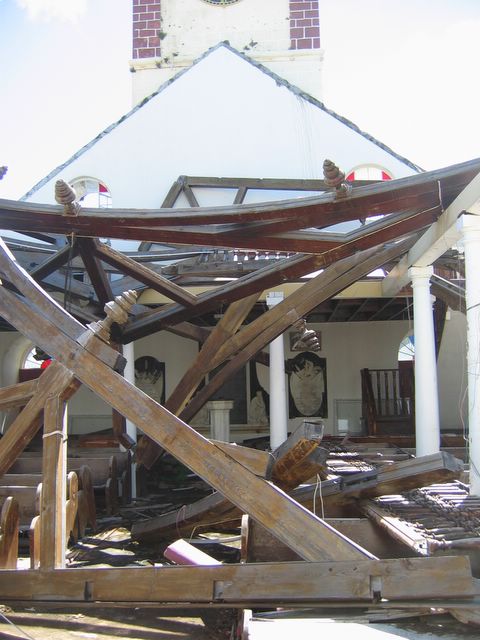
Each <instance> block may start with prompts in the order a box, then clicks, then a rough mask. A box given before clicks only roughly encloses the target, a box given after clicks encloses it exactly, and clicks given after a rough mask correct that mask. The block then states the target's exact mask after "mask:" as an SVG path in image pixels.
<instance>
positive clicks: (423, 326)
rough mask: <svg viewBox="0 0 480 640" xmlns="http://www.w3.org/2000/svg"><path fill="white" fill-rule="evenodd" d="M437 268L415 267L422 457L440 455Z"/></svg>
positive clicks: (417, 405) (417, 396) (417, 400)
mask: <svg viewBox="0 0 480 640" xmlns="http://www.w3.org/2000/svg"><path fill="white" fill-rule="evenodd" d="M432 274H433V267H411V268H410V269H409V271H408V275H409V277H410V278H411V280H412V288H413V333H414V339H415V446H416V454H417V457H418V456H426V455H429V454H431V453H437V452H438V451H440V418H439V410H438V386H437V359H436V356H435V332H434V328H433V308H432V299H433V296H431V295H430V277H431V276H432Z"/></svg>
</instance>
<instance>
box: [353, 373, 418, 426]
mask: <svg viewBox="0 0 480 640" xmlns="http://www.w3.org/2000/svg"><path fill="white" fill-rule="evenodd" d="M361 374H362V406H363V417H364V419H365V424H366V425H367V431H368V434H369V435H380V434H385V435H387V434H405V433H412V432H413V424H414V413H415V411H414V401H413V373H412V369H410V368H409V369H406V370H399V369H362V370H361Z"/></svg>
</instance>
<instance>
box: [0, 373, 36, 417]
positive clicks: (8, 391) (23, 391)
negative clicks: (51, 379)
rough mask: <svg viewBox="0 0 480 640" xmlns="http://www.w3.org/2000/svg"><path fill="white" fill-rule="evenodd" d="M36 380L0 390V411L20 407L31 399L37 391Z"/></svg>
mask: <svg viewBox="0 0 480 640" xmlns="http://www.w3.org/2000/svg"><path fill="white" fill-rule="evenodd" d="M37 385H38V380H28V381H27V382H19V383H18V384H12V385H10V386H8V387H3V388H2V389H0V409H1V410H2V411H5V410H7V409H13V408H14V407H22V406H23V405H24V404H27V402H28V401H29V400H30V399H31V398H32V397H33V395H34V394H35V392H36V390H37Z"/></svg>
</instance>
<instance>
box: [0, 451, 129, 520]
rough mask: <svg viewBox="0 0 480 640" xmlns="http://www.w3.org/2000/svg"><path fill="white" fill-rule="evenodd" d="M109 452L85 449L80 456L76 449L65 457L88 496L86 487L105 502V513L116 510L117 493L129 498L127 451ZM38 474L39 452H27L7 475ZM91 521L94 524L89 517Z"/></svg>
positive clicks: (123, 497)
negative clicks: (85, 469)
mask: <svg viewBox="0 0 480 640" xmlns="http://www.w3.org/2000/svg"><path fill="white" fill-rule="evenodd" d="M110 451H111V450H108V451H107V452H105V450H104V449H99V450H90V449H88V450H83V451H82V454H83V455H79V452H77V451H75V452H73V454H72V455H70V453H69V456H68V458H67V469H68V471H75V472H76V473H77V474H78V476H79V480H80V486H81V488H82V489H84V490H86V492H87V496H88V497H89V496H90V489H89V486H90V485H91V486H92V487H93V489H92V490H93V491H94V493H95V495H97V497H98V499H99V500H101V502H103V503H104V506H105V510H106V512H107V514H108V515H112V514H114V513H117V512H118V507H119V496H122V500H123V502H125V503H126V502H129V501H130V497H131V472H130V469H131V462H130V460H131V456H130V453H129V452H122V451H120V450H118V449H115V450H114V451H115V453H110ZM82 467H88V468H89V469H90V476H89V477H88V476H87V474H86V472H81V471H80V470H81V469H82ZM41 473H42V456H41V453H40V452H28V454H27V453H23V454H22V455H21V456H19V457H18V458H17V460H16V461H15V462H14V463H13V465H12V466H11V468H10V469H9V473H8V474H6V475H11V474H14V475H17V474H22V475H26V476H31V475H35V474H41ZM87 480H88V482H87ZM0 484H1V482H0ZM89 500H90V497H89ZM97 503H98V501H97ZM89 504H90V503H89ZM98 506H100V504H98ZM102 506H103V505H102ZM89 516H90V517H91V518H93V510H92V509H90V510H89ZM90 523H91V524H92V525H93V522H92V520H91V521H90ZM93 526H94V525H93Z"/></svg>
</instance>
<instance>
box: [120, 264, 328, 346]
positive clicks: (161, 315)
mask: <svg viewBox="0 0 480 640" xmlns="http://www.w3.org/2000/svg"><path fill="white" fill-rule="evenodd" d="M324 266H325V263H324V261H323V260H322V259H321V258H320V257H319V256H304V255H294V256H290V257H288V258H285V259H284V260H279V261H276V260H275V261H272V264H269V265H267V266H266V267H263V268H262V269H259V270H258V271H255V272H254V273H251V274H249V275H248V276H246V277H244V278H240V279H238V280H235V281H232V282H228V283H226V284H224V285H222V286H220V287H215V288H214V289H212V290H211V291H208V292H206V293H203V294H201V295H199V296H198V302H197V304H196V305H195V306H194V307H192V308H188V309H186V308H185V306H183V305H168V306H167V307H166V308H162V309H160V310H155V309H154V310H151V311H149V312H146V313H144V314H142V315H141V316H139V317H137V318H135V319H134V320H132V321H131V322H130V323H129V325H128V326H127V327H126V328H125V329H124V331H123V337H124V339H125V340H127V341H131V340H138V339H139V338H141V337H144V336H146V335H149V334H150V333H152V332H153V331H158V330H160V329H164V328H169V327H171V326H172V325H174V324H176V323H179V322H183V321H185V320H190V319H191V318H193V317H195V316H196V315H201V314H202V313H207V312H209V311H212V310H214V309H217V308H218V307H219V306H220V305H221V304H229V303H231V302H234V301H235V300H239V299H240V298H244V297H246V296H249V295H253V294H254V293H259V292H261V291H264V290H265V289H267V288H269V287H275V286H277V285H279V284H281V283H282V282H285V280H288V279H292V278H300V277H302V276H304V275H305V274H307V273H311V272H312V271H315V270H316V269H321V268H323V267H324Z"/></svg>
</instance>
